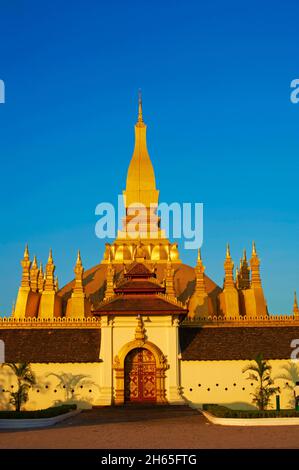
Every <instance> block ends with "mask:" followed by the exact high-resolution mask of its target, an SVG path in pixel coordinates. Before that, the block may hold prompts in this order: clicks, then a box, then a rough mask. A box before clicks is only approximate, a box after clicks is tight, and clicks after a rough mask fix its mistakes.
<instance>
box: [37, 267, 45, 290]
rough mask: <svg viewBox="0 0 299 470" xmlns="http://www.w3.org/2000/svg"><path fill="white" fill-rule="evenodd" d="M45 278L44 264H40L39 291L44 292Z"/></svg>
mask: <svg viewBox="0 0 299 470" xmlns="http://www.w3.org/2000/svg"><path fill="white" fill-rule="evenodd" d="M44 284H45V276H44V271H43V264H42V263H40V265H39V271H38V291H39V292H42V291H43V290H44Z"/></svg>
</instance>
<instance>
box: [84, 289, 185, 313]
mask: <svg viewBox="0 0 299 470" xmlns="http://www.w3.org/2000/svg"><path fill="white" fill-rule="evenodd" d="M104 312H108V313H124V314H131V313H138V312H146V313H151V314H159V313H160V312H161V313H163V314H165V313H187V310H185V309H184V308H183V307H181V306H180V305H176V304H175V303H172V302H169V301H168V300H167V299H163V298H162V297H159V296H156V295H155V294H153V295H143V296H140V297H137V296H135V295H134V296H130V295H125V296H123V295H116V296H115V297H114V298H112V299H111V300H110V302H107V303H104V304H103V305H100V306H99V307H98V308H97V309H96V310H94V312H93V314H95V315H96V314H97V313H104Z"/></svg>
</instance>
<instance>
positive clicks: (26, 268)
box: [21, 244, 31, 289]
mask: <svg viewBox="0 0 299 470" xmlns="http://www.w3.org/2000/svg"><path fill="white" fill-rule="evenodd" d="M21 265H22V268H23V273H22V281H21V287H26V288H27V289H28V288H30V266H31V261H30V258H29V249H28V245H27V244H26V246H25V251H24V256H23V259H22V261H21Z"/></svg>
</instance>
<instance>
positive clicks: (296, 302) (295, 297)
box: [294, 291, 298, 308]
mask: <svg viewBox="0 0 299 470" xmlns="http://www.w3.org/2000/svg"><path fill="white" fill-rule="evenodd" d="M294 307H297V308H298V301H297V293H296V291H295V292H294Z"/></svg>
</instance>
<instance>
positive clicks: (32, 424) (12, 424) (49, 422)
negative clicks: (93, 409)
mask: <svg viewBox="0 0 299 470" xmlns="http://www.w3.org/2000/svg"><path fill="white" fill-rule="evenodd" d="M79 413H81V410H72V411H68V412H67V413H63V414H61V415H58V416H53V417H52V418H35V419H0V429H30V428H43V427H47V426H53V425H54V424H56V423H59V422H61V421H64V420H65V419H68V418H71V417H72V416H76V415H77V414H79Z"/></svg>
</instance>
